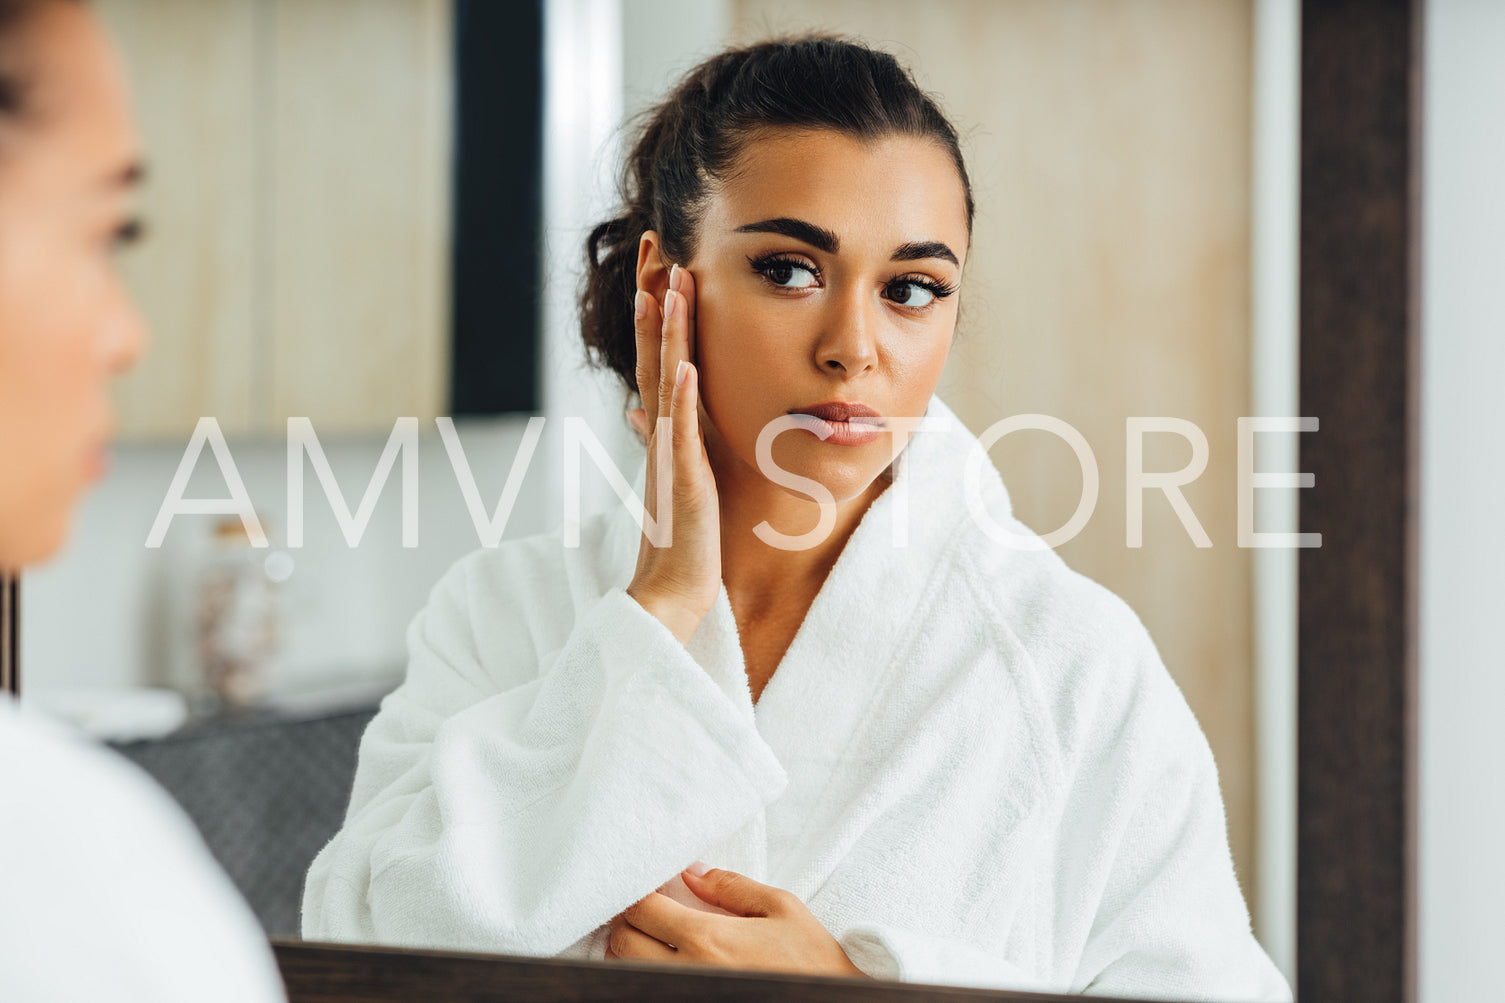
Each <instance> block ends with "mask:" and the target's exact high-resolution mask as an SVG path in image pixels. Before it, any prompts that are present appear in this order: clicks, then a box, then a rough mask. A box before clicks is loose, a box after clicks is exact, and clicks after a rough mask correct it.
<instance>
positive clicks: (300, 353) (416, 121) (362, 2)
mask: <svg viewBox="0 0 1505 1003" xmlns="http://www.w3.org/2000/svg"><path fill="white" fill-rule="evenodd" d="M100 8H101V11H102V13H103V14H104V16H105V19H106V21H107V22H108V24H109V26H110V28H111V30H112V32H113V34H114V35H115V37H116V39H117V41H118V43H119V45H120V48H121V50H122V52H123V54H124V56H125V59H126V63H127V69H128V71H129V73H130V75H131V77H132V80H133V82H134V88H135V91H136V95H137V106H138V109H139V115H140V118H141V121H142V131H143V139H144V144H145V148H146V151H147V157H148V163H149V172H150V173H149V182H148V185H147V188H146V192H145V197H144V199H143V206H142V209H143V215H144V216H145V217H146V219H147V221H148V233H149V239H148V241H147V242H146V244H145V245H144V246H143V247H141V248H140V249H138V250H134V251H132V252H131V253H129V254H127V255H126V256H125V258H124V259H123V266H124V268H125V270H126V272H127V280H128V281H129V282H130V284H131V287H132V289H133V291H134V293H135V294H136V296H137V298H138V300H139V302H140V303H141V306H142V310H143V313H144V315H145V317H146V320H147V322H148V325H149V327H150V330H151V334H152V338H153V343H154V348H153V350H152V351H151V352H149V353H147V355H146V357H145V360H144V361H143V363H142V364H141V366H140V367H139V369H138V370H137V371H136V372H135V373H133V374H132V375H130V376H129V377H127V378H126V380H124V381H123V384H122V386H121V388H120V391H119V400H120V409H121V413H122V437H123V438H125V439H132V440H141V439H168V440H182V439H183V438H184V437H186V435H187V434H188V432H189V431H190V430H191V429H192V428H193V425H194V422H195V421H196V420H197V419H198V417H199V416H201V415H213V416H215V417H217V418H219V420H220V424H221V427H222V428H223V429H224V430H225V431H226V432H227V433H231V434H235V433H252V434H260V435H268V436H281V435H282V434H283V432H284V429H285V424H286V418H287V417H288V416H293V415H298V416H307V417H310V418H312V419H313V420H314V423H315V427H316V428H318V429H319V430H320V431H321V432H380V431H386V430H389V429H390V428H391V427H392V422H393V420H394V419H395V418H397V417H399V416H402V415H416V416H418V417H419V418H428V417H432V416H434V415H437V414H440V413H442V412H444V411H445V410H447V400H448V366H449V348H448V346H449V340H450V339H449V328H450V318H449V243H450V229H451V227H450V175H451V151H452V141H451V132H452V126H451V119H452V115H453V108H452V95H453V91H454V80H453V73H454V59H453V36H452V23H451V19H452V16H453V15H452V3H451V0H101V2H100ZM499 127H505V123H499ZM505 278H506V277H505V276H499V277H498V281H499V284H500V285H501V287H502V288H505Z"/></svg>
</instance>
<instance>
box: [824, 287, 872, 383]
mask: <svg viewBox="0 0 1505 1003" xmlns="http://www.w3.org/2000/svg"><path fill="white" fill-rule="evenodd" d="M873 299H874V297H872V296H869V295H867V294H866V293H865V292H864V291H863V290H861V289H856V288H854V289H852V290H851V291H849V292H847V293H845V294H844V295H841V296H833V297H831V298H830V300H829V302H830V303H831V308H830V310H829V312H828V313H827V315H826V316H825V317H823V318H822V327H821V336H820V339H819V340H818V341H817V342H816V346H815V364H816V366H817V367H819V368H820V370H821V371H822V372H824V373H827V374H830V375H840V376H845V377H847V378H851V377H853V376H856V375H858V374H859V373H863V372H866V371H867V370H869V369H872V368H873V367H874V366H876V365H877V363H878V342H877V333H878V329H879V325H880V324H881V323H882V321H881V319H880V318H879V317H877V316H876V315H875V314H876V311H877V309H878V304H876V303H875V302H872V300H873Z"/></svg>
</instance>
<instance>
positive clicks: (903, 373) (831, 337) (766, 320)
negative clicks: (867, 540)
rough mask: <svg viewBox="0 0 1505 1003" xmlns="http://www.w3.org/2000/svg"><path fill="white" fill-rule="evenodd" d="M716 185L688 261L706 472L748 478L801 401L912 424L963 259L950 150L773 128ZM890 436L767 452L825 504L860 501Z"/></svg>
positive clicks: (930, 380)
mask: <svg viewBox="0 0 1505 1003" xmlns="http://www.w3.org/2000/svg"><path fill="white" fill-rule="evenodd" d="M732 175H733V176H732V178H731V179H730V180H728V181H727V182H726V183H725V184H724V185H723V186H722V187H721V188H720V190H719V191H717V192H716V194H715V195H714V196H713V197H712V199H711V200H710V203H709V206H708V208H707V211H706V213H705V214H704V216H703V219H702V224H701V228H700V233H699V239H698V245H697V249H696V253H695V257H694V259H693V260H692V261H691V262H689V263H688V264H689V268H690V271H691V272H692V273H693V274H694V276H695V282H696V299H697V322H696V342H695V347H694V352H695V361H696V364H697V365H698V366H699V367H700V373H701V387H702V401H703V404H704V408H705V411H706V413H707V415H708V416H709V418H710V420H711V422H712V424H713V426H714V429H713V431H712V432H711V433H710V434H709V435H708V437H707V449H708V452H709V454H710V457H711V460H712V463H713V464H715V465H716V466H717V468H718V474H720V473H722V471H724V470H726V469H727V465H728V464H741V465H744V466H746V467H751V468H752V469H754V470H756V469H758V468H757V460H756V458H757V452H756V448H757V441H758V436H759V433H760V432H761V431H762V430H763V428H764V426H765V425H767V424H768V423H769V422H771V421H773V420H775V419H777V418H780V417H782V416H785V415H788V414H790V413H791V412H795V411H799V410H801V409H803V408H808V407H810V406H812V405H816V404H822V403H826V402H830V401H839V402H844V403H848V404H862V405H866V406H867V407H869V408H871V409H873V410H874V411H875V412H877V413H878V414H879V415H881V416H883V417H885V418H891V417H894V416H899V417H918V416H921V415H923V414H924V413H925V408H926V405H927V404H928V403H929V400H930V396H931V394H932V393H933V392H934V391H935V387H936V383H937V382H938V381H939V379H940V376H941V370H942V368H943V367H944V366H945V363H946V356H947V353H948V352H949V351H950V348H951V336H952V332H953V330H954V329H955V327H956V309H957V292H958V288H959V286H960V283H961V277H962V266H963V265H964V264H965V262H966V253H967V238H968V230H967V217H966V203H965V196H964V193H963V190H962V183H961V177H960V175H959V174H958V172H957V169H956V166H955V164H954V163H953V161H952V159H951V157H950V155H949V154H948V153H947V152H946V150H945V149H944V148H942V147H941V146H940V145H939V144H937V143H934V142H932V141H928V140H922V139H916V138H913V137H908V136H888V137H884V138H882V139H879V140H874V141H863V140H860V139H856V138H853V137H851V136H847V135H843V134H841V133H837V132H833V131H825V130H798V131H796V130H778V131H774V132H772V133H769V134H768V135H766V136H764V137H762V138H759V139H757V140H755V141H753V142H751V143H749V144H748V146H747V148H746V149H745V151H744V152H743V154H742V155H741V157H740V158H739V160H738V162H737V165H736V170H735V171H734V172H732ZM869 427H871V426H869ZM906 440H907V435H901V436H900V437H899V441H898V442H895V439H894V436H893V434H891V433H885V434H882V435H879V436H878V437H876V438H875V439H873V440H872V441H870V442H867V443H865V444H858V445H847V444H842V443H841V442H839V441H838V436H835V435H833V436H831V437H829V438H828V439H825V440H822V439H821V438H820V437H819V436H818V434H817V433H816V432H814V431H807V430H805V429H796V430H793V431H788V432H784V433H782V434H780V435H779V436H778V438H777V439H776V440H774V445H773V453H772V455H773V460H774V462H775V463H776V464H777V465H778V467H779V468H781V469H782V470H784V471H788V472H790V473H794V474H798V475H800V476H804V477H809V478H812V479H814V480H816V481H818V482H819V483H821V484H823V485H824V486H825V487H826V488H827V489H828V490H830V491H831V493H832V494H833V495H834V496H835V498H836V500H837V501H838V502H840V501H845V500H847V499H850V498H853V497H855V496H857V495H859V494H861V493H862V492H863V491H865V490H866V489H867V488H868V487H869V486H870V485H871V484H872V483H873V481H874V480H875V479H876V478H877V477H878V476H879V475H880V474H882V473H883V471H884V470H885V468H887V466H888V465H889V464H890V463H891V462H892V460H893V457H894V455H895V453H896V451H897V449H898V448H902V446H903V444H904V441H906Z"/></svg>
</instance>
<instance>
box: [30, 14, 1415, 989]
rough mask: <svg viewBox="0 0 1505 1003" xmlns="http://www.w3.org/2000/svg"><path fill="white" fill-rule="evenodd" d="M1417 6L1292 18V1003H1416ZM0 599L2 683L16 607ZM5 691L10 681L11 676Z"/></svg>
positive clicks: (473, 971)
mask: <svg viewBox="0 0 1505 1003" xmlns="http://www.w3.org/2000/svg"><path fill="white" fill-rule="evenodd" d="M1422 9H1423V0H1307V2H1305V3H1304V4H1303V8H1302V25H1301V30H1302V39H1301V209H1300V214H1301V223H1300V244H1301V262H1300V284H1301V289H1300V324H1301V328H1300V329H1301V349H1300V351H1301V356H1300V358H1301V413H1302V414H1303V415H1306V416H1315V417H1317V418H1318V419H1319V422H1320V429H1319V431H1317V432H1316V433H1312V434H1306V435H1303V436H1302V437H1301V439H1302V442H1301V453H1300V455H1301V464H1300V469H1301V470H1303V471H1307V472H1310V473H1312V474H1313V475H1314V476H1315V480H1316V483H1315V486H1314V487H1312V488H1310V489H1308V490H1305V491H1303V492H1302V493H1301V503H1300V522H1301V529H1302V530H1303V531H1304V532H1320V533H1321V534H1322V546H1321V548H1320V549H1310V550H1304V551H1302V553H1301V555H1300V560H1299V562H1298V563H1299V572H1298V575H1299V588H1300V595H1299V611H1300V612H1299V623H1298V630H1297V633H1298V650H1299V663H1298V692H1299V699H1298V705H1299V706H1298V712H1297V743H1298V753H1297V774H1298V781H1297V783H1298V793H1297V802H1298V809H1297V855H1298V860H1297V972H1296V992H1297V997H1298V999H1305V1000H1313V1001H1318V1000H1364V1001H1366V1003H1413V1001H1414V1000H1415V999H1416V992H1417V988H1416V987H1417V972H1416V958H1417V955H1416V940H1417V931H1416V917H1417V909H1416V873H1417V863H1416V859H1417V858H1416V834H1417V805H1418V800H1417V769H1416V759H1417V724H1416V699H1417V651H1418V647H1417V624H1418V620H1417V591H1418V582H1419V577H1418V576H1419V563H1418V544H1417V524H1418V499H1419V481H1420V479H1419V467H1420V445H1419V438H1420V437H1419V415H1418V410H1417V408H1418V400H1419V393H1418V385H1419V360H1420V333H1419V325H1420V239H1421V229H1420V190H1421V188H1420V177H1421V174H1420V157H1421V149H1422V132H1421V128H1422V117H1421V115H1422V111H1421V109H1422V106H1421V88H1422V59H1421V54H1422V48H1421V44H1422ZM9 598H10V601H9V602H0V621H5V622H7V623H9V624H10V625H11V629H10V631H9V633H8V635H7V641H8V643H7V644H6V645H4V647H5V648H6V651H5V653H4V654H8V655H9V657H10V658H11V662H10V668H11V670H12V672H13V673H14V672H15V671H16V670H17V669H18V665H17V663H16V661H15V655H16V646H17V645H16V635H17V630H16V627H15V623H16V607H15V601H16V591H15V590H11V592H10V593H9ZM11 678H12V681H13V680H14V678H15V677H14V675H12V677H11ZM273 947H274V950H275V951H276V954H277V957H278V961H279V964H280V965H281V967H282V973H283V977H284V979H285V980H286V982H287V986H288V990H289V993H290V996H291V998H292V1000H294V1001H314V1000H318V1001H335V1000H340V1001H357V1000H359V1001H389V1000H390V1001H395V1000H405V999H414V998H436V999H438V998H443V999H450V1000H456V1001H466V1000H485V999H501V998H503V997H507V996H512V995H523V996H525V997H528V998H547V997H550V996H552V997H556V998H561V999H562V998H570V999H576V1000H587V999H592V1000H593V999H627V998H653V999H664V1000H674V999H697V1000H701V999H715V1000H743V999H763V998H769V997H774V996H776V997H777V998H781V999H788V1000H793V1001H827V1000H839V999H848V998H851V997H852V996H854V995H858V994H861V995H863V996H864V998H866V997H883V998H887V999H892V1000H909V999H914V1000H919V999H937V998H947V999H955V1000H982V999H994V1000H1005V999H1012V1000H1048V999H1065V998H1066V997H1053V996H1044V995H1038V994H1030V993H1006V992H989V991H985V990H971V989H947V990H935V989H933V988H925V987H916V986H904V985H899V984H895V983H872V984H870V985H864V984H860V983H852V982H846V981H843V980H831V979H804V978H795V977H788V976H757V975H749V974H739V973H723V972H712V973H700V972H697V973H693V974H692V973H686V972H684V971H683V970H677V969H668V968H655V967H652V966H627V967H620V966H615V965H606V964H603V963H596V962H576V961H563V960H560V959H540V958H501V957H491V956H483V955H468V954H461V953H453V952H435V951H403V950H396V949H390V948H379V947H352V946H346V945H339V946H337V945H320V944H307V943H301V942H291V941H275V942H274V944H273Z"/></svg>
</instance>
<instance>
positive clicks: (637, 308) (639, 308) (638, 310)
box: [632, 289, 649, 317]
mask: <svg viewBox="0 0 1505 1003" xmlns="http://www.w3.org/2000/svg"><path fill="white" fill-rule="evenodd" d="M648 299H649V296H648V294H647V293H645V292H643V290H641V289H639V290H638V294H637V295H636V296H634V297H633V298H632V314H633V316H634V317H641V316H643V314H645V313H647V312H648Z"/></svg>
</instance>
